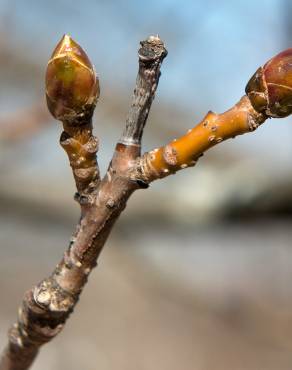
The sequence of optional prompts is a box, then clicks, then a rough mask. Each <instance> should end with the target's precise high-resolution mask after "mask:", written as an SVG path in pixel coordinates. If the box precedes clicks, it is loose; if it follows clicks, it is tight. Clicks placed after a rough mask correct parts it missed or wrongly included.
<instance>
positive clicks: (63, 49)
mask: <svg viewBox="0 0 292 370" xmlns="http://www.w3.org/2000/svg"><path fill="white" fill-rule="evenodd" d="M46 97H47V104H48V108H49V110H50V112H51V113H52V115H53V116H54V117H55V118H56V119H59V120H62V121H69V122H70V121H76V120H77V122H78V120H79V121H82V117H85V116H88V115H92V113H93V109H94V107H95V105H96V101H97V99H98V97H99V81H98V78H97V76H96V73H95V70H94V67H93V65H92V64H91V62H90V60H89V58H88V56H87V55H86V53H85V52H84V50H83V49H82V48H81V46H79V45H78V44H77V43H76V42H75V41H74V40H72V38H71V37H70V36H68V35H64V36H63V38H62V39H61V41H60V42H59V43H58V45H57V46H56V48H55V50H54V52H53V54H52V56H51V59H50V60H49V62H48V66H47V72H46Z"/></svg>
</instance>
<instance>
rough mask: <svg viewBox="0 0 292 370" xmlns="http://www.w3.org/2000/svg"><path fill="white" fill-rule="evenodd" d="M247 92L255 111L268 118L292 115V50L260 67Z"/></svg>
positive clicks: (248, 85) (247, 87) (249, 83)
mask: <svg viewBox="0 0 292 370" xmlns="http://www.w3.org/2000/svg"><path fill="white" fill-rule="evenodd" d="M245 92H246V94H247V96H248V97H249V99H250V101H251V104H252V105H253V107H254V109H255V110H256V111H258V112H260V113H264V114H266V115H267V116H268V117H279V118H280V117H286V116H288V115H289V114H291V113H292V49H287V50H285V51H282V52H281V53H280V54H278V55H276V56H275V57H273V58H272V59H270V60H269V61H268V62H267V63H266V64H265V65H264V66H263V67H260V68H259V69H258V70H257V71H256V73H255V74H254V75H253V76H252V78H251V79H250V80H249V82H248V84H247V86H246V89H245Z"/></svg>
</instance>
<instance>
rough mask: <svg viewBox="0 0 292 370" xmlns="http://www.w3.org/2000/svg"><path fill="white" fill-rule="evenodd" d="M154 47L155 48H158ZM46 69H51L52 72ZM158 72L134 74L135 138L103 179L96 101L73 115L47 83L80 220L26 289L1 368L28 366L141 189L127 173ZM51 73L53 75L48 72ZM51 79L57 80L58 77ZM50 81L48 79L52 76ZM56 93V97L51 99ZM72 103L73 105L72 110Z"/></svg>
mask: <svg viewBox="0 0 292 370" xmlns="http://www.w3.org/2000/svg"><path fill="white" fill-rule="evenodd" d="M149 40H150V41H149ZM153 40H154V41H153ZM149 42H150V44H151V45H152V42H154V43H156V42H157V39H156V38H151V37H150V38H149V39H148V40H146V41H145V42H142V48H141V49H140V54H139V55H143V54H145V55H148V54H147V53H149V54H150V51H149V50H152V49H151V48H152V47H154V46H153V45H152V46H151V45H150V46H149ZM72 44H73V47H72ZM162 45H163V44H162ZM77 47H78V48H80V47H79V45H77V44H76V43H75V42H73V40H72V39H68V36H65V37H64V38H63V39H62V40H61V42H60V43H59V45H58V46H57V48H56V50H55V52H54V53H53V57H52V59H51V61H50V62H49V63H51V62H54V60H55V59H54V58H57V59H58V58H60V54H61V56H62V55H63V54H64V49H65V51H66V48H67V51H66V53H65V57H64V63H68V58H71V57H72V60H71V61H73V62H74V63H75V55H73V56H71V54H70V53H71V52H72V49H73V48H75V49H76V48H77ZM144 47H145V49H144ZM149 48H150V49H149ZM160 48H161V46H159V47H158V49H160ZM154 49H155V50H156V47H154ZM60 50H61V52H60ZM82 52H83V51H82ZM62 53H63V54H62ZM78 54H80V50H78ZM159 58H160V57H159ZM162 59H163V58H162ZM162 59H160V62H158V59H154V58H153V61H150V60H149V70H150V71H154V72H155V73H154V74H155V76H156V77H157V76H158V73H159V66H160V64H161V62H162ZM57 62H58V63H59V62H60V60H59V59H58V60H57ZM73 62H72V63H73ZM158 64H159V66H158ZM48 68H49V67H48ZM77 68H79V65H78V67H77ZM63 69H64V68H62V70H63ZM146 70H147V68H146V67H145V71H146ZM49 72H50V74H51V73H52V71H49ZM146 77H147V73H146ZM156 77H155V78H152V79H150V80H148V77H147V78H146V80H145V81H147V84H146V85H147V87H145V88H141V86H142V85H141V84H143V83H144V82H142V81H143V78H138V79H137V87H136V89H135V91H139V94H140V103H139V104H138V105H137V106H136V107H135V108H133V105H132V107H131V109H130V112H129V115H128V122H131V124H130V125H128V129H126V130H125V132H126V136H125V137H126V138H130V136H131V135H133V136H132V137H133V139H134V140H133V141H131V140H130V141H127V140H125V141H126V142H127V144H125V143H123V144H122V143H118V144H117V146H116V149H115V152H114V155H113V158H112V160H111V162H110V166H109V169H108V171H107V174H106V175H105V177H104V178H103V180H102V181H100V178H99V170H98V166H97V161H96V151H97V149H98V148H97V147H98V145H97V139H96V138H95V137H94V136H93V135H92V125H91V116H92V113H93V109H94V106H95V102H96V100H94V101H93V102H92V104H89V106H88V105H86V106H84V105H83V106H81V107H80V106H78V107H77V108H78V110H77V114H76V115H75V116H74V111H76V109H77V108H76V101H75V100H74V99H73V98H72V94H71V95H70V97H71V100H72V101H71V102H70V104H71V106H70V107H68V105H67V101H66V104H63V103H64V99H65V92H64V91H63V90H62V89H63V86H62V88H60V86H58V89H57V92H56V91H55V90H54V89H52V88H51V86H48V87H49V88H48V87H47V100H48V106H49V109H50V111H51V113H52V114H53V115H54V116H55V117H56V118H58V119H61V120H62V121H63V127H64V132H63V133H62V135H61V139H60V143H61V145H62V147H63V148H64V149H65V151H66V152H67V154H68V158H69V161H70V165H71V167H72V171H73V175H74V178H75V182H76V187H77V194H76V196H75V199H76V200H77V201H78V202H79V203H80V205H81V219H80V223H79V224H78V225H77V228H76V231H75V233H74V235H73V236H72V238H71V241H70V244H69V248H68V250H67V251H66V252H65V254H64V257H63V259H62V260H61V261H60V263H59V264H58V265H57V267H56V268H55V270H54V271H53V273H52V274H51V276H50V277H48V278H46V279H44V280H43V281H41V282H40V283H39V284H38V285H36V286H35V287H34V288H32V289H31V290H29V291H28V292H27V293H26V294H25V297H24V299H23V302H22V306H21V308H20V309H19V314H18V322H17V323H16V324H14V326H13V328H12V329H11V330H10V332H9V343H8V346H7V347H6V349H5V351H4V353H3V356H2V359H1V362H0V370H26V369H28V368H29V367H30V365H31V364H32V362H33V360H34V358H35V357H36V355H37V353H38V350H39V347H40V346H41V345H43V344H44V343H46V342H48V341H50V340H51V339H52V338H54V337H55V336H56V335H57V334H58V333H59V332H60V331H61V330H62V328H63V326H64V324H65V322H66V320H67V319H68V317H69V316H70V314H71V312H72V311H73V309H74V306H75V304H76V303H77V301H78V299H79V295H80V293H81V291H82V289H83V287H84V285H85V283H86V282H87V278H88V275H89V273H90V272H91V271H92V269H93V268H94V267H95V266H96V261H97V257H98V256H99V253H100V251H101V249H102V247H103V245H104V243H105V241H106V239H107V237H108V235H109V233H110V231H111V229H112V226H113V225H114V223H115V221H116V220H117V218H118V217H119V215H120V213H121V212H122V210H123V209H124V208H125V206H126V202H127V200H128V198H129V196H130V195H131V194H132V192H133V191H134V190H136V189H139V188H141V186H142V185H141V184H140V183H139V182H136V181H133V180H132V179H131V178H130V173H131V168H132V166H133V165H134V163H135V160H136V158H137V157H138V155H139V153H140V148H139V146H137V144H136V143H137V141H135V140H136V139H137V138H138V137H140V138H141V136H142V131H143V127H144V125H145V122H146V119H147V115H148V111H149V109H150V106H151V102H152V100H153V96H154V92H155V89H156V87H157V83H158V77H157V78H156ZM50 78H52V76H51V75H50ZM66 78H67V76H66ZM75 78H76V76H75ZM53 81H56V78H54V79H53ZM48 83H49V84H50V81H49V82H48ZM150 86H151V89H150V90H149V87H150ZM52 91H53V93H52ZM144 95H146V97H144ZM56 96H57V97H58V100H57V99H55V97H56ZM60 97H61V99H60ZM72 106H73V107H74V109H71V108H72ZM146 110H147V113H146ZM134 142H135V144H134ZM142 187H143V186H142Z"/></svg>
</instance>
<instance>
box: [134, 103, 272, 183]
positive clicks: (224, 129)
mask: <svg viewBox="0 0 292 370" xmlns="http://www.w3.org/2000/svg"><path fill="white" fill-rule="evenodd" d="M266 118H267V117H266V116H265V115H264V114H262V113H258V112H257V111H256V110H255V109H254V108H253V107H252V105H251V103H250V100H249V99H248V98H247V97H246V96H244V97H243V98H242V99H241V100H240V101H239V102H238V103H237V104H236V105H235V106H234V107H233V108H231V109H230V110H228V111H227V112H225V113H222V114H215V113H213V112H209V113H208V114H207V115H206V117H205V118H204V119H203V120H202V121H201V122H200V123H199V124H198V125H197V126H195V127H194V128H192V129H190V130H189V131H188V132H187V133H186V135H184V136H181V137H180V138H178V139H174V140H173V141H171V142H170V143H169V144H167V145H165V146H163V147H161V148H157V149H154V150H152V151H150V152H147V153H145V154H144V155H143V156H142V157H140V158H138V159H137V163H136V167H135V168H134V171H133V173H132V175H131V176H132V178H133V179H135V180H138V181H143V182H145V183H147V184H148V183H150V182H152V181H154V180H157V179H160V178H163V177H166V176H169V175H172V174H175V173H176V172H177V171H179V170H181V169H184V168H187V167H192V166H194V165H195V164H196V163H197V161H198V159H199V158H200V157H201V156H202V155H203V153H204V152H205V151H207V150H208V149H210V148H212V147H213V146H215V145H216V144H218V143H221V142H222V141H224V140H227V139H229V138H234V137H235V136H237V135H242V134H244V133H247V132H252V131H254V130H255V129H256V128H257V127H258V126H259V125H261V124H262V123H263V122H264V121H265V119H266Z"/></svg>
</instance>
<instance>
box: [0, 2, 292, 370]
mask: <svg viewBox="0 0 292 370" xmlns="http://www.w3.org/2000/svg"><path fill="white" fill-rule="evenodd" d="M291 12H292V2H290V1H288V0H286V1H285V0H267V1H258V2H255V1H252V0H245V1H243V0H238V1H236V2H231V1H227V0H223V1H220V2H218V1H215V0H204V1H203V0H198V1H192V0H186V1H181V2H177V1H174V0H168V1H167V0H164V1H159V2H158V1H154V0H148V1H147V2H144V3H142V2H137V1H123V2H122V1H120V2H116V1H105V0H103V1H94V0H88V1H84V2H82V3H80V2H73V1H69V0H58V1H55V0H51V1H50V2H44V1H37V0H26V1H22V2H21V1H16V0H15V1H13V0H6V1H4V0H0V66H1V68H0V82H1V88H0V170H1V177H0V205H1V209H0V210H1V212H0V245H1V249H0V294H1V305H0V345H1V346H4V344H5V341H6V331H7V330H8V328H9V326H10V325H11V323H12V322H13V321H14V320H15V318H16V312H17V307H18V305H19V303H20V301H21V298H22V296H23V293H24V291H25V290H27V289H28V288H29V287H31V286H32V285H33V284H35V283H37V282H38V281H39V280H41V279H42V278H43V277H44V276H46V275H48V274H49V273H50V272H51V271H52V269H53V267H54V266H55V264H56V263H57V261H58V260H59V259H60V258H61V256H62V253H63V251H64V249H65V248H66V246H67V244H68V240H69V238H70V234H71V232H72V231H73V230H74V225H75V224H76V222H77V220H78V215H79V209H78V206H77V204H75V202H74V201H73V194H74V190H75V189H74V182H73V179H72V175H71V171H70V168H69V165H68V163H67V158H66V156H65V154H64V153H63V151H62V149H61V148H60V146H59V144H58V140H59V135H60V133H61V125H60V124H59V123H58V122H55V121H53V120H52V119H51V117H50V116H49V115H48V113H47V109H46V105H45V101H44V74H45V69H46V63H47V61H48V59H49V57H50V54H51V52H52V50H53V49H54V47H55V45H56V43H57V42H58V41H59V39H60V38H61V37H62V35H63V34H64V33H69V34H70V35H71V36H72V37H73V38H75V39H76V40H77V41H78V42H79V43H80V44H81V45H82V47H83V48H84V49H85V50H86V51H87V53H88V54H89V56H90V58H91V60H92V61H93V63H94V64H95V66H96V70H97V72H98V75H99V77H100V83H101V98H100V101H99V104H98V107H97V109H96V114H95V133H96V135H97V136H99V138H100V141H101V145H100V152H99V163H100V167H101V169H102V171H103V172H104V171H105V169H106V167H107V164H108V161H109V159H110V157H111V154H112V151H113V148H114V146H115V143H116V141H117V140H118V138H119V136H120V133H121V131H122V130H123V127H124V123H125V117H126V114H127V110H128V107H129V102H130V97H131V94H132V91H133V87H134V84H135V79H136V74H137V49H138V47H139V41H140V40H143V39H145V38H146V37H147V36H148V35H150V34H157V33H158V34H159V35H160V37H161V38H162V39H163V40H164V41H165V43H166V46H167V49H168V51H169V54H168V57H167V58H166V60H165V62H164V64H163V67H162V77H161V79H160V84H159V88H158V91H157V94H156V99H155V101H154V104H153V108H152V111H151V114H150V117H149V120H148V125H147V129H146V132H145V137H144V149H145V150H149V149H151V148H153V147H156V146H159V145H162V144H164V143H166V142H168V141H169V140H171V139H172V138H174V137H175V136H177V135H180V134H183V133H184V132H185V131H186V130H187V129H188V128H190V127H192V126H194V124H195V123H196V122H198V121H199V120H200V119H201V118H202V117H203V116H204V115H205V114H206V112H207V111H208V110H210V109H211V110H213V111H215V112H222V111H224V110H226V109H228V108H230V107H231V106H232V105H233V104H234V103H235V102H236V101H237V100H238V99H239V98H240V97H241V96H242V95H243V94H244V88H245V84H246V82H247V81H248V79H249V78H250V76H251V75H252V74H253V73H254V72H255V70H256V69H257V68H258V66H260V65H262V64H263V63H264V62H265V61H267V60H268V59H269V58H271V57H272V56H273V55H275V54H277V53H278V52H280V51H281V50H282V49H285V48H288V47H291V46H292V22H291V17H290V15H291ZM291 120H292V118H291V117H290V118H289V117H288V118H287V119H281V120H269V122H267V123H265V124H264V125H263V126H262V127H260V128H259V129H258V130H257V131H256V132H255V133H253V134H250V135H245V136H242V137H238V138H236V140H232V141H230V142H225V143H223V145H219V146H217V147H215V148H213V149H212V150H211V151H210V152H208V153H207V154H206V155H205V156H204V158H202V159H201V160H200V162H199V164H198V165H197V166H196V167H195V168H191V169H188V170H186V171H180V172H179V173H178V174H177V175H176V176H171V177H170V178H167V179H165V180H162V181H158V182H156V183H153V184H152V185H151V187H150V189H149V191H140V192H137V193H135V194H134V196H133V197H132V199H130V202H129V205H128V208H127V209H126V211H125V212H124V214H123V215H122V217H121V219H120V220H119V222H118V224H117V225H116V228H115V229H114V232H113V233H112V235H111V237H110V239H109V241H108V243H107V245H106V248H105V250H104V251H103V253H102V256H101V258H100V261H99V266H98V268H97V269H96V270H95V271H94V272H93V273H92V275H91V277H90V281H89V284H88V286H87V287H86V289H85V291H84V293H83V295H82V298H81V301H80V303H79V305H78V307H77V308H76V311H75V314H74V315H73V316H72V317H71V319H70V321H69V322H68V324H67V326H66V328H65V330H64V332H63V333H62V334H61V335H60V336H59V337H57V338H56V339H55V340H54V341H53V342H52V343H50V344H48V345H46V346H45V347H44V348H43V350H42V352H41V354H40V356H39V357H38V359H37V360H36V362H35V364H34V366H33V370H49V369H50V370H52V369H55V370H61V369H62V370H67V369H70V370H77V369H88V370H92V369H99V370H113V369H119V370H137V369H139V370H150V369H151V370H154V369H155V370H156V369H157V370H158V369H159V370H166V369H167V370H177V369H182V370H221V369H222V370H223V369H224V370H226V369H228V370H229V369H230V370H231V369H232V370H286V369H287V370H288V369H289V370H291V368H292V334H291V333H292V289H291V283H292V249H291V247H292V245H291V239H292V228H291V219H292V217H291V216H292V171H291V156H292V124H291Z"/></svg>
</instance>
